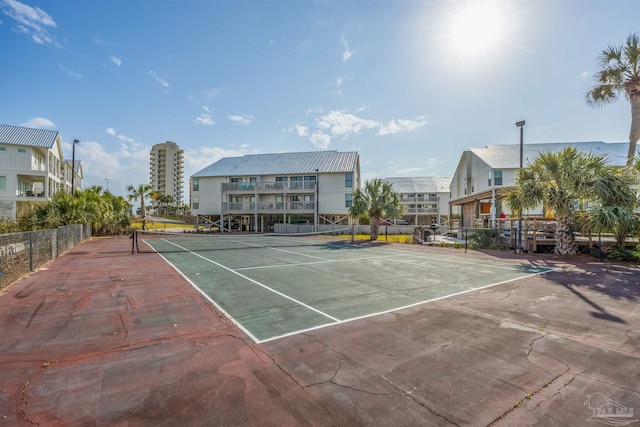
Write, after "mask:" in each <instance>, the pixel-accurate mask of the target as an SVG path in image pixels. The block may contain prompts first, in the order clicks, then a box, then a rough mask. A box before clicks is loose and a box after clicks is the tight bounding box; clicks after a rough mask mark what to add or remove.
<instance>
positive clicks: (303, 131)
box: [290, 123, 309, 136]
mask: <svg viewBox="0 0 640 427" xmlns="http://www.w3.org/2000/svg"><path fill="white" fill-rule="evenodd" d="M290 131H295V132H296V133H297V134H298V136H307V135H309V128H308V127H306V126H302V125H301V124H298V123H296V125H295V126H294V127H293V128H292V129H290Z"/></svg>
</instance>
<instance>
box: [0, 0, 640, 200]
mask: <svg viewBox="0 0 640 427" xmlns="http://www.w3.org/2000/svg"><path fill="white" fill-rule="evenodd" d="M639 16H640V2H638V1H637V0H602V1H596V0H554V1H551V0H549V1H547V0H528V1H523V0H518V1H516V0H513V1H507V0H504V1H491V0H483V1H463V0H460V1H457V0H456V1H453V0H451V1H445V0H423V1H417V0H388V1H383V0H372V1H364V0H361V1H350V0H318V1H294V0H255V1H250V0H239V1H222V0H219V1H215V0H207V1H205V0H190V1H177V0H171V1H169V0H160V1H158V0H152V1H148V0H136V1H119V0H110V1H90V2H87V1H80V0H65V1H54V0H46V1H31V0H23V1H21V2H19V1H16V0H0V46H1V49H0V54H1V55H2V66H0V93H2V98H3V101H2V103H1V104H0V123H3V124H10V125H19V126H31V127H39V128H44V129H54V130H57V131H59V132H60V134H61V135H62V139H63V146H64V150H65V157H67V158H70V157H71V141H73V140H74V139H78V140H80V144H79V145H77V147H76V158H78V159H80V160H82V162H83V166H84V174H85V180H84V185H85V186H90V185H101V186H103V187H104V186H106V181H105V178H106V179H108V182H109V190H110V191H112V192H114V193H115V194H120V195H125V194H126V191H125V187H126V185H128V184H134V185H137V184H139V183H147V182H148V181H149V172H148V170H149V150H150V148H151V146H152V145H154V144H157V143H160V142H164V141H167V140H169V141H174V142H176V143H178V144H179V145H180V147H181V148H183V149H184V150H185V176H186V178H187V179H188V177H189V176H190V175H191V174H193V173H195V172H197V171H198V170H200V169H202V168H204V167H205V166H207V165H209V164H211V163H213V162H215V161H216V160H218V159H220V158H221V157H226V156H239V155H243V154H252V153H270V152H279V151H315V150H326V149H329V150H338V151H358V152H359V153H360V159H361V169H362V174H363V178H364V179H370V178H374V177H392V176H452V175H453V173H454V171H455V168H456V166H457V164H458V161H459V159H460V156H461V154H462V152H463V151H464V150H465V149H466V148H467V147H476V146H484V145H488V144H511V143H513V144H518V143H519V131H518V129H517V127H516V126H515V122H516V121H518V120H526V122H527V123H526V126H525V132H524V135H525V143H533V142H574V141H575V142H577V141H605V142H626V141H628V135H629V126H630V106H629V104H628V102H627V101H626V100H625V99H622V100H621V101H620V102H618V103H616V104H613V105H610V106H607V107H604V108H596V109H594V108H592V107H589V106H587V105H586V103H585V102H584V94H585V92H586V91H587V90H588V89H589V88H590V87H591V85H592V83H593V75H594V74H595V72H596V71H597V69H598V68H597V56H598V54H599V53H600V52H601V51H602V50H603V49H605V48H606V47H607V46H608V45H612V44H621V43H623V42H624V41H625V39H626V38H627V36H628V35H629V34H632V33H634V32H638V31H639V30H640V28H639V24H638V17H639ZM188 193H189V192H188V189H187V188H185V197H188ZM185 201H186V200H185Z"/></svg>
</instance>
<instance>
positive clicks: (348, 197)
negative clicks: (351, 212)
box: [344, 193, 353, 208]
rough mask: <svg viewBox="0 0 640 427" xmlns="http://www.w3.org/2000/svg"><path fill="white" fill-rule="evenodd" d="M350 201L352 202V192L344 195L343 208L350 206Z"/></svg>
mask: <svg viewBox="0 0 640 427" xmlns="http://www.w3.org/2000/svg"><path fill="white" fill-rule="evenodd" d="M352 203H353V194H351V193H349V194H345V195H344V207H345V208H350V207H351V204H352Z"/></svg>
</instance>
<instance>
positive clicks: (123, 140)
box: [105, 128, 136, 143]
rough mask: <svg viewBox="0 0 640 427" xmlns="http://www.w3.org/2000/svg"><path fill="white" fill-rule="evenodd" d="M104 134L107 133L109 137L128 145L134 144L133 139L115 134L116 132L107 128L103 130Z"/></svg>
mask: <svg viewBox="0 0 640 427" xmlns="http://www.w3.org/2000/svg"><path fill="white" fill-rule="evenodd" d="M105 132H107V133H108V134H109V135H112V136H115V137H116V138H117V139H118V141H122V142H129V143H135V142H136V140H135V139H133V138H131V137H128V136H127V135H123V134H118V133H116V130H115V129H114V128H107V129H105Z"/></svg>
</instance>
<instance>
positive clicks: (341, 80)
mask: <svg viewBox="0 0 640 427" xmlns="http://www.w3.org/2000/svg"><path fill="white" fill-rule="evenodd" d="M343 81H344V79H343V78H342V77H338V78H337V79H336V86H342V82H343Z"/></svg>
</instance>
